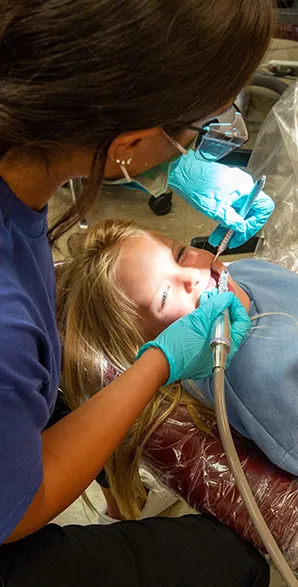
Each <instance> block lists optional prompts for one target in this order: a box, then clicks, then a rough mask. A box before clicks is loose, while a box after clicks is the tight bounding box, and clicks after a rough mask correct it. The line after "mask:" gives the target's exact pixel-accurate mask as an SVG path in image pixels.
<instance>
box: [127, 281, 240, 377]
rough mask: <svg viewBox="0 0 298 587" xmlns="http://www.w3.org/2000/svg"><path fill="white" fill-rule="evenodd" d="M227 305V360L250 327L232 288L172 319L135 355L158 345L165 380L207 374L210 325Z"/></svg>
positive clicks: (210, 361)
mask: <svg viewBox="0 0 298 587" xmlns="http://www.w3.org/2000/svg"><path fill="white" fill-rule="evenodd" d="M227 307H229V308H230V320H231V350H230V352H229V355H228V364H229V363H230V361H231V359H232V357H233V356H234V354H235V353H236V351H237V350H238V348H239V346H240V344H241V343H242V341H243V340H244V339H245V337H246V336H247V334H248V333H249V331H250V328H251V322H250V318H249V317H248V315H247V313H246V311H245V309H244V308H243V306H242V304H241V303H240V302H239V300H238V299H237V298H236V297H235V295H234V294H233V293H232V292H227V293H224V294H220V295H216V296H214V297H212V298H211V299H209V300H208V301H207V302H205V303H204V304H203V305H202V306H200V307H199V308H198V309H197V310H195V311H194V312H192V313H191V314H188V315H187V316H183V318H179V320H177V321H176V322H173V324H171V325H170V326H168V328H166V330H164V331H163V332H162V333H161V334H160V335H159V336H158V337H157V338H156V339H155V340H152V341H150V342H147V343H146V344H144V345H143V346H142V347H141V349H140V351H139V353H138V358H139V357H140V356H141V355H142V354H143V353H144V352H145V350H146V349H148V348H150V347H156V348H159V349H161V350H162V352H163V353H164V354H165V356H166V358H167V360H168V363H169V366H170V376H169V379H168V381H167V383H173V382H174V381H177V380H178V379H203V378H206V377H209V376H210V375H211V373H212V367H213V364H212V353H211V351H210V346H209V344H210V338H211V334H212V325H213V323H214V320H215V319H216V318H217V316H218V315H219V314H221V312H223V311H224V310H225V309H226V308H227Z"/></svg>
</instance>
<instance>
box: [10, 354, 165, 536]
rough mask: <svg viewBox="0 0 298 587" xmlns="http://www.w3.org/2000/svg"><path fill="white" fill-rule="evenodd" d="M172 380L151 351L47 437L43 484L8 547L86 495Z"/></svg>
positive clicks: (161, 360)
mask: <svg viewBox="0 0 298 587" xmlns="http://www.w3.org/2000/svg"><path fill="white" fill-rule="evenodd" d="M168 377H169V364H168V361H167V359H166V358H165V355H164V354H163V353H162V351H161V350H159V349H157V348H151V349H149V350H147V351H146V352H145V353H144V355H143V356H142V357H141V358H140V359H139V360H138V361H136V363H135V364H134V365H133V366H132V367H131V368H130V369H128V370H127V371H126V372H125V373H124V374H123V375H121V376H120V377H118V378H117V379H116V380H115V381H114V382H113V383H111V384H110V385H109V386H107V387H106V388H104V389H103V390H101V392H100V393H98V394H97V395H95V396H93V397H92V398H91V399H89V400H88V401H87V402H86V403H85V404H84V405H82V406H81V407H80V408H78V409H77V410H75V411H74V412H72V413H71V414H69V416H67V417H66V418H64V419H63V420H61V421H60V422H58V423H57V424H55V425H54V426H52V427H51V428H48V429H47V430H45V431H44V432H43V433H42V439H43V470H44V477H43V481H42V484H41V486H40V488H39V490H38V492H37V494H36V495H35V497H34V500H33V502H32V503H31V505H30V506H29V508H28V509H27V511H26V513H25V515H24V516H23V518H22V520H21V521H20V522H19V524H18V525H17V527H16V528H15V530H14V531H13V532H12V534H11V535H10V536H9V538H8V539H7V540H6V542H12V541H15V540H18V539H20V538H23V537H24V536H27V535H28V534H31V533H32V532H34V531H35V530H38V529H39V528H41V527H42V526H44V525H45V524H46V523H47V522H49V521H50V520H52V519H53V518H54V517H55V516H56V515H58V514H59V513H60V512H62V511H63V510H64V509H65V508H67V507H68V506H69V505H70V504H71V503H73V501H74V500H75V499H77V498H78V497H79V496H80V495H81V494H82V493H83V491H84V490H85V489H86V487H88V485H89V484H90V483H91V482H92V481H93V480H94V479H95V477H96V475H97V474H98V472H99V471H100V470H101V469H102V468H103V466H104V464H105V463H106V462H107V460H108V458H109V457H110V455H111V454H112V453H113V451H114V450H115V448H116V447H117V446H118V445H119V443H120V442H121V440H122V439H123V438H124V436H125V434H126V433H127V432H128V430H129V429H130V427H131V426H132V424H133V423H134V422H135V420H136V419H137V418H138V416H139V415H140V414H141V412H142V410H143V409H144V408H145V406H146V405H147V404H148V402H149V401H150V400H151V398H152V397H153V395H154V394H155V392H156V391H157V389H158V388H159V387H160V386H161V385H162V384H163V383H165V381H167V379H168Z"/></svg>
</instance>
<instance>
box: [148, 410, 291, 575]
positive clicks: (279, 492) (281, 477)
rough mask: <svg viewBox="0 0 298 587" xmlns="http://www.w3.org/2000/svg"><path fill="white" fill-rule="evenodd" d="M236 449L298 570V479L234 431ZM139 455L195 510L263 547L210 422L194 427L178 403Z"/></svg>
mask: <svg viewBox="0 0 298 587" xmlns="http://www.w3.org/2000/svg"><path fill="white" fill-rule="evenodd" d="M233 436H234V441H235V445H236V449H237V452H238V455H239V458H240V461H241V464H242V467H243V470H244V472H245V474H246V476H247V479H248V481H249V484H250V487H251V489H252V491H253V493H254V496H255V498H256V501H257V503H258V505H259V508H260V510H261V512H262V514H263V516H264V518H265V520H266V522H267V524H268V526H269V529H270V530H271V532H272V534H273V536H274V538H275V540H276V542H277V544H278V545H279V547H280V549H281V550H282V553H283V555H284V556H285V558H286V559H287V561H288V563H289V564H290V566H291V568H292V569H293V570H294V571H298V481H297V479H296V478H294V477H293V476H292V475H290V474H288V473H286V472H285V471H282V470H281V469H279V468H278V467H276V466H275V465H273V464H272V463H271V462H270V461H269V460H268V459H267V458H266V456H265V455H264V454H263V453H262V452H261V451H260V450H259V449H258V447H257V446H256V445H255V444H254V443H252V442H251V441H249V440H247V439H245V438H244V437H242V436H240V435H239V434H238V433H236V432H234V433H233ZM143 460H144V464H145V465H146V467H148V468H149V469H151V471H152V473H153V474H154V475H155V476H156V477H157V478H158V479H159V480H160V481H161V482H162V483H163V484H164V485H165V486H166V487H168V488H169V489H170V490H172V491H173V492H174V493H177V494H178V495H179V497H182V498H183V499H185V501H186V502H187V503H188V504H189V505H190V506H191V507H192V508H194V509H196V510H197V511H198V512H200V513H202V514H205V515H210V516H214V517H216V518H217V519H219V520H221V521H222V522H224V523H225V524H227V525H228V526H229V527H230V528H231V529H232V530H234V531H235V532H237V533H238V534H239V535H240V536H242V537H243V538H245V539H247V540H249V542H251V544H253V545H254V546H255V547H256V548H258V549H259V550H261V551H263V552H264V546H263V544H262V542H261V540H260V538H259V536H258V534H257V532H256V530H255V527H254V525H253V523H252V521H251V519H250V517H249V514H248V512H247V510H246V507H245V505H244V503H243V501H242V498H241V497H240V494H239V491H238V489H237V487H236V483H235V480H234V477H233V475H232V473H231V471H230V469H229V465H228V462H227V458H226V456H225V452H224V449H223V447H222V443H221V440H220V438H219V433H218V430H217V427H216V425H215V424H214V423H213V424H211V429H210V435H208V434H207V433H205V432H202V431H199V430H198V429H197V428H196V427H195V425H194V423H193V421H192V419H191V417H190V415H189V413H188V411H187V410H186V408H184V407H178V408H177V409H176V412H175V414H174V415H171V416H170V417H169V418H168V419H167V420H166V421H165V422H164V423H163V424H162V425H161V426H159V428H157V430H155V432H154V433H153V435H152V436H151V438H150V439H149V441H148V442H147V445H146V447H145V451H144V453H143Z"/></svg>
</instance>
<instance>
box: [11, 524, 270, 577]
mask: <svg viewBox="0 0 298 587" xmlns="http://www.w3.org/2000/svg"><path fill="white" fill-rule="evenodd" d="M0 576H1V577H2V582H1V579H0V585H1V587H4V586H5V587H53V586H55V587H248V586H249V587H267V586H268V585H269V580H270V579H269V567H268V565H267V563H266V562H265V560H264V559H263V557H262V556H261V555H260V554H259V553H258V552H257V551H256V550H254V549H253V548H252V547H251V546H250V545H249V544H248V543H247V542H244V541H242V539H240V538H239V537H238V536H237V535H236V534H234V533H233V532H232V531H231V530H229V528H227V527H226V526H224V525H223V524H221V523H220V522H217V521H216V520H213V519H209V518H206V517H204V516H196V515H190V516H182V517H181V518H172V519H171V518H151V519H148V520H143V521H141V522H135V521H130V522H119V523H118V524H112V525H110V526H95V525H92V526H65V527H64V528H62V527H60V526H57V525H55V524H49V525H48V526H45V527H44V528H43V529H41V530H39V531H38V532H36V533H35V534H32V535H31V536H28V537H27V538H23V539H22V540H19V541H18V542H15V543H11V544H4V545H2V546H0Z"/></svg>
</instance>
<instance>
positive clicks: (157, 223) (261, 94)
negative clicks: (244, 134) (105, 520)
mask: <svg viewBox="0 0 298 587" xmlns="http://www.w3.org/2000/svg"><path fill="white" fill-rule="evenodd" d="M297 47H298V44H294V43H293V42H292V41H280V40H275V41H274V42H273V44H272V47H271V50H270V53H269V54H268V55H267V56H266V57H265V60H264V63H266V62H267V61H268V60H269V59H272V57H273V56H275V57H276V58H278V59H286V58H288V59H296V60H298V49H297ZM275 100H276V96H275V95H274V94H272V92H271V93H270V91H269V92H268V91H262V90H254V91H252V94H251V96H250V110H249V115H248V120H249V125H250V131H251V134H252V137H253V140H254V138H255V136H256V133H257V130H258V128H259V126H260V123H261V122H262V120H263V119H264V117H265V115H266V113H267V112H268V111H269V109H270V107H271V106H272V104H273V103H274V101H275ZM253 140H252V142H251V144H252V143H253ZM147 201H148V198H147V196H146V195H144V194H143V193H141V192H136V191H132V190H128V189H125V188H121V187H116V188H115V187H114V188H112V187H109V188H104V189H103V190H102V192H101V194H100V196H99V197H98V199H97V202H96V205H95V206H94V209H93V210H92V213H91V214H90V215H89V221H90V222H94V221H96V220H99V219H103V218H107V217H118V218H124V219H132V218H133V219H135V220H136V221H138V222H139V223H141V224H142V225H143V226H147V227H149V228H154V229H155V230H160V231H163V232H166V233H167V234H168V235H169V236H172V237H175V238H176V239H177V238H178V239H180V240H181V241H184V242H189V241H190V239H191V238H192V237H193V236H202V235H204V236H205V235H208V234H209V233H210V232H211V231H212V229H213V227H214V223H213V222H212V221H210V220H208V219H207V218H206V217H205V216H203V215H202V214H200V213H199V212H196V211H195V210H193V209H192V208H191V207H190V206H188V205H187V204H186V203H185V202H184V201H183V200H182V199H181V198H179V197H178V196H176V195H175V194H174V195H173V206H172V211H171V212H170V213H169V214H167V215H166V216H159V217H158V216H155V215H154V214H153V212H152V211H151V210H150V209H149V207H148V203H147ZM70 204H71V195H70V192H69V191H68V190H66V189H62V190H60V192H59V193H58V194H57V195H56V196H55V198H53V200H52V202H51V207H50V216H51V217H52V218H53V217H54V216H55V217H56V216H59V215H61V212H62V211H63V210H65V209H66V208H67V207H68V206H69V205H70ZM75 230H79V229H78V227H76V228H75ZM66 241H67V237H64V238H63V239H62V240H61V242H60V247H61V250H60V252H56V253H55V258H56V259H59V258H61V257H63V256H64V255H65V252H66ZM229 260H231V259H230V258H229ZM88 494H89V496H90V498H91V501H92V502H93V503H94V505H95V506H96V507H97V508H98V509H100V508H102V507H104V500H103V496H102V494H101V490H100V488H99V487H98V485H97V484H96V483H93V484H92V485H91V486H90V488H89V490H88ZM189 511H192V510H190V509H189V508H188V506H186V504H184V503H183V502H178V503H177V504H175V505H174V506H172V508H170V510H169V511H168V512H166V514H167V515H171V516H177V515H181V514H183V513H187V512H189ZM57 521H58V522H59V523H61V524H67V523H79V524H88V523H90V522H91V523H95V522H96V516H94V515H93V514H92V513H91V512H89V510H88V509H86V508H83V505H82V501H81V500H77V501H76V502H75V503H74V504H73V505H72V506H71V507H70V508H68V509H67V510H66V511H65V512H64V513H63V514H61V515H60V516H58V518H57ZM284 585H285V584H284V582H283V581H282V580H281V578H280V576H279V574H278V573H277V572H276V571H272V580H271V583H270V587H284Z"/></svg>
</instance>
